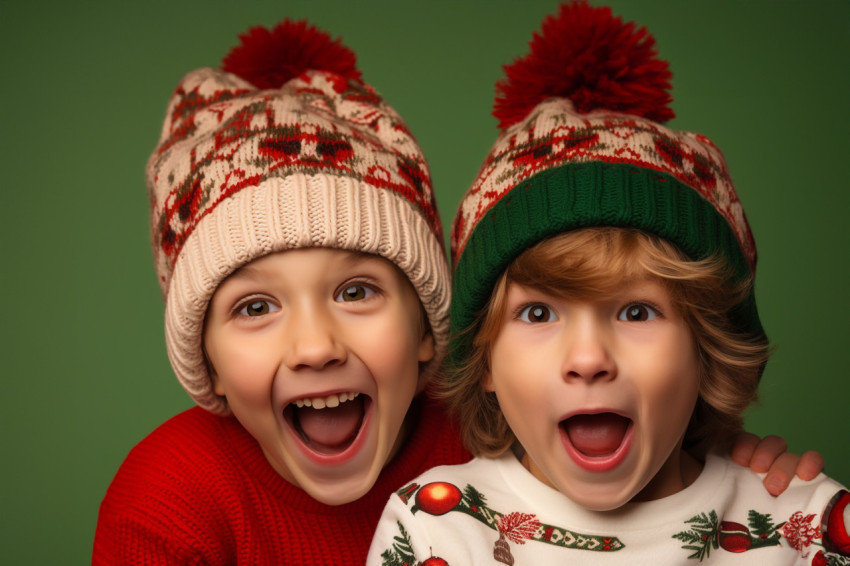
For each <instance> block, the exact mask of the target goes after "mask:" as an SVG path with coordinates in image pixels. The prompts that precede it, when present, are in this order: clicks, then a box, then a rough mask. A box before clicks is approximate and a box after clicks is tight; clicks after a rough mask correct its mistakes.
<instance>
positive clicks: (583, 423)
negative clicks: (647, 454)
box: [560, 413, 632, 458]
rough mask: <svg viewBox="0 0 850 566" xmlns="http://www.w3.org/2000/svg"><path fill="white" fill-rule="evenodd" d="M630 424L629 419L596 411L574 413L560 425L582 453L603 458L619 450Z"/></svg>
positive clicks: (573, 444) (590, 456)
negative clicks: (592, 412) (591, 412)
mask: <svg viewBox="0 0 850 566" xmlns="http://www.w3.org/2000/svg"><path fill="white" fill-rule="evenodd" d="M631 424H632V421H631V419H629V418H627V417H624V416H621V415H617V414H615V413H597V414H581V415H574V416H572V417H570V418H568V419H565V420H563V421H561V423H560V426H561V429H562V430H563V431H564V432H565V433H566V435H567V436H568V437H569V440H570V443H571V444H572V446H573V447H574V448H575V449H576V450H577V451H578V452H580V453H581V454H582V455H584V456H587V457H589V458H603V457H606V456H611V455H613V454H614V453H615V452H617V450H619V448H620V447H621V446H622V445H623V441H624V439H625V438H626V433H627V432H628V431H629V427H630V425H631Z"/></svg>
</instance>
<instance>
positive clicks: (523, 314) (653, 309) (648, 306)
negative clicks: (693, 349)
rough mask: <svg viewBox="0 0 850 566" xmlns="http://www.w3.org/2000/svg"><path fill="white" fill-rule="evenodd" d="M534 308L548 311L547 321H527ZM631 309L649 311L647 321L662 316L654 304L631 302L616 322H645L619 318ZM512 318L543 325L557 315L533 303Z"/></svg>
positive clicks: (520, 309)
mask: <svg viewBox="0 0 850 566" xmlns="http://www.w3.org/2000/svg"><path fill="white" fill-rule="evenodd" d="M534 307H542V308H544V309H546V310H548V311H549V316H548V317H547V319H546V320H539V321H532V320H529V319H528V314H530V312H529V311H530V309H532V308H534ZM633 307H644V308H646V309H647V310H648V311H651V312H649V313H648V318H647V320H653V319H655V318H659V317H663V316H664V313H663V312H662V311H661V309H660V308H659V307H658V305H656V304H654V303H651V302H649V301H631V302H629V303H626V304H625V305H624V306H623V307H621V308H620V309H619V310H618V311H617V320H622V321H623V322H645V321H643V320H641V321H629V320H624V319H623V318H621V316H623V315H624V314H625V313H626V312H627V311H628V310H629V309H630V308H633ZM513 318H514V319H515V320H520V321H522V322H525V323H527V324H541V323H544V322H553V321H554V320H558V315H557V314H556V313H555V310H554V309H553V308H552V307H550V306H549V305H547V304H545V303H538V302H534V303H525V304H523V305H520V306H519V307H517V309H516V310H515V311H514V316H513Z"/></svg>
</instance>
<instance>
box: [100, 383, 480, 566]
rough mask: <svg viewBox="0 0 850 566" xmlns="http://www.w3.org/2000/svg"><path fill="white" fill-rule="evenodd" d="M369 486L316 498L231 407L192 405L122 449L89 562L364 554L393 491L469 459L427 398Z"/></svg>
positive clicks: (263, 560)
mask: <svg viewBox="0 0 850 566" xmlns="http://www.w3.org/2000/svg"><path fill="white" fill-rule="evenodd" d="M411 410H413V411H415V415H414V416H415V417H416V418H415V419H414V422H415V423H416V425H415V428H414V431H413V434H412V436H411V438H410V439H409V441H408V442H407V444H406V445H405V446H404V447H403V449H402V450H401V451H400V452H399V453H398V454H397V455H396V456H395V458H394V459H393V460H392V461H391V462H390V464H389V465H388V466H387V467H386V468H384V471H383V472H382V473H381V475H380V477H379V478H378V481H377V483H376V484H375V486H374V487H373V488H372V490H371V491H369V493H367V494H366V495H365V496H363V497H361V498H360V499H358V500H357V501H354V502H352V503H347V504H345V505H339V506H329V505H325V504H323V503H319V502H318V501H316V500H315V499H313V498H311V497H310V496H309V495H307V493H305V492H304V491H303V490H301V489H299V488H297V487H295V486H293V485H292V484H290V483H288V482H286V481H285V480H284V479H283V478H281V477H280V476H279V475H278V474H277V473H276V472H275V471H274V469H273V468H272V467H271V466H270V465H269V463H268V462H267V461H266V459H265V457H264V456H263V453H262V452H261V450H260V447H259V445H258V444H257V442H256V441H255V440H254V438H253V437H252V436H251V435H250V434H248V432H247V431H246V430H245V429H244V428H242V426H241V425H240V424H239V423H238V421H236V419H235V418H233V417H219V416H215V415H213V414H211V413H208V412H207V411H204V410H203V409H200V408H198V407H195V408H193V409H189V410H187V411H185V412H183V413H180V414H179V415H177V416H175V417H173V418H172V419H170V420H168V421H167V422H165V423H164V424H163V425H162V426H160V427H159V428H157V429H156V430H154V431H153V432H152V433H151V434H150V435H149V436H148V437H147V438H145V439H144V440H142V441H141V442H140V443H139V444H138V445H137V446H136V447H135V448H134V449H133V450H132V451H131V452H130V454H129V455H128V456H127V459H126V460H125V461H124V463H123V464H122V465H121V468H120V469H119V470H118V473H117V474H116V476H115V479H113V481H112V484H111V485H110V486H109V489H108V491H107V493H106V497H105V498H104V500H103V502H102V503H101V506H100V515H99V517H98V523H97V531H96V533H95V539H94V554H93V558H92V564H94V565H100V564H110V565H112V564H209V565H214V564H246V565H251V566H260V565H263V564H304V565H311V566H313V565H317V564H323V565H332V564H355V565H356V564H363V563H364V562H365V560H366V554H367V552H368V550H369V543H370V541H371V538H372V533H373V531H374V530H375V526H376V525H377V523H378V518H379V517H380V515H381V511H382V510H383V507H384V505H385V504H386V502H387V499H388V498H389V496H390V494H391V493H392V492H393V491H394V490H396V489H398V488H400V487H402V486H403V485H404V484H405V482H408V481H410V480H411V479H412V478H413V477H415V476H416V475H418V474H420V473H421V472H423V471H424V470H426V469H428V468H430V467H433V466H436V465H439V464H455V463H460V462H464V461H466V460H468V459H469V456H468V454H467V453H466V451H465V450H464V449H463V448H462V446H461V443H460V440H459V439H458V435H457V431H456V429H455V428H454V427H452V426H451V424H450V423H449V421H448V419H447V418H446V417H445V415H444V413H443V412H442V410H441V409H440V408H439V407H438V406H437V404H436V403H434V402H433V401H430V400H417V401H416V402H415V403H414V407H413V408H412V409H411Z"/></svg>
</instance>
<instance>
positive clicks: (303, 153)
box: [147, 20, 450, 413]
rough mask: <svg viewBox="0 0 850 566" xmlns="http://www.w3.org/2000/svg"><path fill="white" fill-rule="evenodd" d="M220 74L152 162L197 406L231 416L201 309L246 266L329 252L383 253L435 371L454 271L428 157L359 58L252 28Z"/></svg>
mask: <svg viewBox="0 0 850 566" xmlns="http://www.w3.org/2000/svg"><path fill="white" fill-rule="evenodd" d="M240 39H241V45H240V46H237V47H235V48H234V49H233V50H232V51H231V52H230V53H229V54H228V55H227V56H226V57H225V59H224V61H223V70H219V69H212V68H202V69H198V70H196V71H193V72H191V73H189V74H188V75H186V76H185V77H184V78H183V79H182V80H181V81H180V84H179V85H178V86H177V89H176V91H175V92H174V94H173V96H172V97H171V100H170V102H169V105H168V111H167V116H166V119H165V124H164V125H163V128H162V134H161V136H160V140H159V144H158V146H157V147H156V149H155V151H154V152H153V155H152V156H151V157H150V160H149V161H148V164H147V183H148V190H149V194H150V200H151V229H152V235H153V250H154V258H155V262H156V270H157V274H158V275H159V282H160V286H161V288H162V292H163V294H164V296H165V303H166V307H165V336H166V343H167V347H168V355H169V358H170V360H171V364H172V366H173V368H174V371H175V373H176V375H177V378H178V379H179V380H180V383H181V384H182V385H183V387H184V388H185V389H186V391H187V392H188V393H189V395H190V396H191V397H192V398H193V399H194V400H195V401H196V402H197V403H198V404H199V405H201V406H202V407H204V408H206V409H208V410H210V411H213V412H217V413H226V412H227V411H228V409H227V404H226V401H225V400H224V399H223V398H221V397H219V396H217V395H216V394H215V393H214V391H213V389H212V381H211V379H210V376H209V374H208V372H207V367H206V364H205V359H204V353H203V350H202V333H203V326H204V316H205V312H206V309H207V305H208V303H209V301H210V298H211V297H212V295H213V293H214V292H215V290H216V287H217V286H218V285H219V283H221V281H222V280H223V279H224V278H226V277H227V276H228V275H229V274H230V273H232V272H234V271H235V270H236V269H238V268H239V267H240V266H242V265H245V264H246V263H248V262H250V261H252V260H254V259H256V258H258V257H261V256H264V255H266V254H269V253H272V252H277V251H282V250H289V249H294V248H305V247H328V248H338V249H342V250H352V251H357V252H364V253H369V254H376V255H379V256H381V257H384V258H386V259H387V260H389V261H391V262H393V263H394V264H395V265H396V266H398V268H399V269H401V271H402V272H403V273H404V274H405V275H406V276H407V277H408V279H410V282H411V283H412V284H413V287H414V289H415V290H416V292H417V294H418V296H419V300H420V301H421V303H422V305H423V307H424V309H425V312H426V314H427V316H428V321H429V323H430V327H431V331H432V332H433V335H434V339H435V344H436V351H437V355H436V356H435V358H434V359H433V360H432V361H431V362H429V367H428V368H426V369H425V371H433V369H434V368H435V367H437V366H438V365H439V363H440V359H441V358H442V355H443V354H444V352H445V349H446V346H447V341H448V308H449V291H450V289H449V270H448V264H447V261H446V254H445V250H444V247H443V243H442V242H443V239H442V229H441V224H440V219H439V215H438V212H437V208H436V203H435V200H434V192H433V189H432V187H431V177H430V173H429V170H428V165H427V163H426V161H425V157H424V155H423V154H422V150H421V149H420V147H419V145H418V144H417V143H416V140H415V139H414V138H413V135H412V134H411V133H410V131H409V130H408V128H407V126H406V125H405V123H404V121H403V120H402V119H401V117H400V116H399V115H398V114H397V113H396V112H395V111H394V110H393V109H392V108H391V107H390V106H389V105H388V104H387V103H386V102H384V100H383V99H382V98H381V96H380V95H378V94H377V93H376V92H375V91H374V90H373V89H372V88H371V87H370V86H369V85H367V84H365V83H364V82H363V81H362V80H361V77H360V71H359V70H357V68H356V66H355V65H356V63H355V55H354V53H353V52H352V51H351V50H349V49H348V48H347V47H345V46H344V45H342V44H341V42H340V41H339V40H338V39H337V40H331V38H330V36H329V35H328V34H326V33H324V32H322V31H319V30H317V29H316V28H314V27H312V26H310V25H309V24H308V23H307V22H303V21H300V22H292V21H289V20H285V21H283V22H281V23H280V24H278V25H277V26H276V27H275V28H273V29H271V30H268V29H265V28H260V27H257V28H253V29H251V30H249V31H248V32H247V33H245V34H243V35H241V36H240Z"/></svg>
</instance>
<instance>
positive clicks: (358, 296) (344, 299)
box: [334, 284, 375, 303]
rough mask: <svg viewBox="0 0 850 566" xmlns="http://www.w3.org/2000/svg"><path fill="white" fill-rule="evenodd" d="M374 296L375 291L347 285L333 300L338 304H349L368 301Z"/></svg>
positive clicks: (366, 287) (369, 288) (364, 286)
mask: <svg viewBox="0 0 850 566" xmlns="http://www.w3.org/2000/svg"><path fill="white" fill-rule="evenodd" d="M374 294H375V290H374V289H372V288H371V287H368V286H366V285H359V284H358V285H349V286H348V287H345V288H343V289H342V290H341V291H340V292H339V293H337V295H336V297H334V300H335V301H336V302H338V303H351V302H354V301H362V300H364V299H368V298H369V297H371V296H372V295H374Z"/></svg>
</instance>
